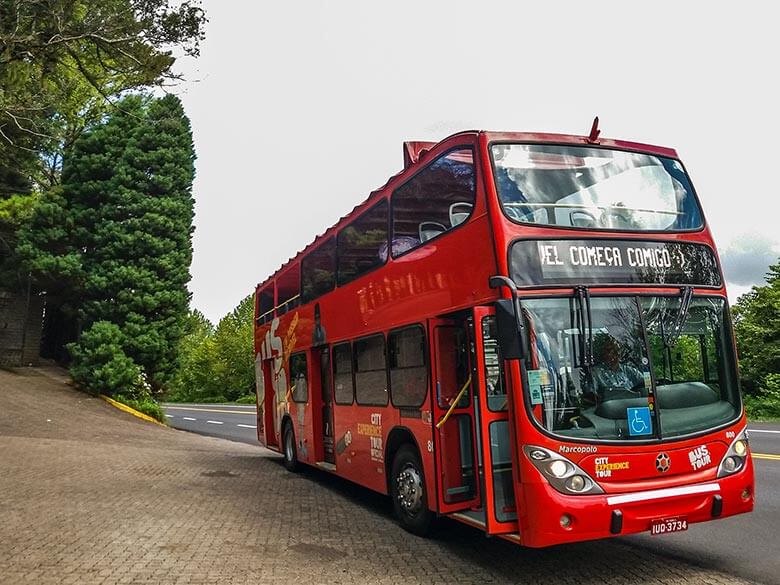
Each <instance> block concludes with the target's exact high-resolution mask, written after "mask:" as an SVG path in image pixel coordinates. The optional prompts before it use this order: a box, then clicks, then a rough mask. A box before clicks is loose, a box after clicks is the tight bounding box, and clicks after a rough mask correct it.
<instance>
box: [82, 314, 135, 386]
mask: <svg viewBox="0 0 780 585" xmlns="http://www.w3.org/2000/svg"><path fill="white" fill-rule="evenodd" d="M124 345H125V337H124V335H123V334H122V332H121V330H120V329H119V327H117V326H116V325H115V324H113V323H108V322H106V321H98V322H97V323H95V324H93V325H92V327H90V328H89V329H88V330H87V331H85V332H84V333H82V335H81V338H80V339H79V342H78V343H74V344H71V346H70V347H69V348H68V349H70V351H71V353H72V355H73V364H72V365H71V368H70V374H71V376H72V377H73V379H74V380H75V382H76V383H77V384H78V385H79V386H80V387H81V388H84V389H85V390H87V391H89V392H97V393H100V394H106V395H109V396H111V395H114V394H118V393H133V392H141V391H142V389H143V377H142V372H141V368H139V367H138V366H137V365H136V364H135V363H133V360H132V359H131V358H130V357H128V356H127V354H125V352H124V350H123V347H124Z"/></svg>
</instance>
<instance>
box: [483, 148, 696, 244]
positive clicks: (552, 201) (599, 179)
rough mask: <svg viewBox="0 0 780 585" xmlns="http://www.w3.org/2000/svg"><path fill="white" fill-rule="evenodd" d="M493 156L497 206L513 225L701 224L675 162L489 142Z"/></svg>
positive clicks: (654, 227) (637, 227) (662, 227)
mask: <svg viewBox="0 0 780 585" xmlns="http://www.w3.org/2000/svg"><path fill="white" fill-rule="evenodd" d="M491 151H492V155H493V163H494V173H495V181H496V189H497V191H498V196H499V199H500V201H501V206H502V208H503V209H504V213H505V214H506V216H507V217H508V218H509V219H511V220H513V221H516V222H518V223H532V224H542V225H554V226H562V227H568V228H582V229H607V230H620V231H682V230H693V229H698V228H701V227H702V215H701V212H700V211H699V206H698V203H697V202H696V198H695V196H694V194H693V188H692V187H691V184H690V182H689V181H688V177H687V175H686V174H685V170H684V169H683V167H682V165H681V164H680V163H679V161H676V160H673V159H669V158H663V157H658V156H652V155H649V154H640V153H635V152H625V151H619V150H607V149H602V148H587V147H580V146H556V145H543V144H494V145H493V146H492V148H491Z"/></svg>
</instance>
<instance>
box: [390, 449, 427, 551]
mask: <svg viewBox="0 0 780 585" xmlns="http://www.w3.org/2000/svg"><path fill="white" fill-rule="evenodd" d="M390 473H391V476H390V497H391V498H392V499H393V510H394V511H395V516H396V518H398V522H399V523H400V524H401V526H402V527H403V528H404V529H405V530H407V531H409V532H411V533H412V534H416V535H418V536H425V535H426V534H428V533H429V532H430V529H431V526H432V524H433V517H434V515H433V512H431V511H430V510H429V509H428V491H427V490H426V488H425V475H424V474H423V468H422V464H421V463H420V456H419V455H418V454H417V449H415V448H414V447H413V446H412V445H403V446H402V447H401V448H400V449H398V451H397V452H396V454H395V457H394V458H393V465H392V469H391V472H390Z"/></svg>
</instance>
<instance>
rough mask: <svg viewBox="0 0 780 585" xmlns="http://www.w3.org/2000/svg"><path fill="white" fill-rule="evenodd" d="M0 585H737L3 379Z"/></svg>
mask: <svg viewBox="0 0 780 585" xmlns="http://www.w3.org/2000/svg"><path fill="white" fill-rule="evenodd" d="M0 583H9V584H14V585H15V584H19V583H36V584H37V583H40V584H47V583H79V584H81V583H83V584H85V585H90V584H105V585H108V584H119V583H172V584H176V583H182V584H185V583H198V584H205V583H227V584H230V583H242V584H243V583H296V584H307V583H311V584H314V583H316V584H319V583H328V584H334V585H335V584H345V583H447V584H449V583H545V585H547V584H556V583H561V584H564V583H566V584H580V583H588V584H590V583H593V584H596V583H608V584H616V585H617V584H621V585H639V584H650V583H652V584H677V583H688V584H693V583H705V584H706V583H709V584H733V583H745V581H740V580H737V579H734V578H731V577H728V576H726V575H724V574H722V573H717V572H715V571H710V570H707V569H703V568H699V567H695V566H692V565H689V564H686V563H684V562H680V561H675V560H670V559H669V558H667V557H663V556H659V555H655V554H652V553H648V552H646V551H642V550H641V549H638V548H635V547H631V546H627V545H625V544H622V543H620V542H616V541H602V542H594V543H586V544H582V545H569V546H566V547H559V548H554V549H546V550H526V549H523V548H520V547H518V546H515V545H512V544H510V543H507V542H504V541H501V540H498V539H490V540H488V539H485V538H483V537H482V536H481V535H480V534H479V533H477V532H476V531H473V530H470V529H468V528H466V527H463V526H460V525H458V524H455V523H449V522H446V523H443V525H442V526H441V528H440V531H439V534H438V536H437V537H436V538H435V539H429V540H422V539H419V538H415V537H412V536H410V535H408V534H407V533H405V532H403V531H402V530H401V529H400V528H398V527H397V526H396V525H395V523H394V522H393V521H392V519H391V517H390V514H389V506H388V504H387V502H386V501H385V499H384V498H381V497H379V496H376V495H374V494H371V493H369V492H367V491H365V490H362V489H358V488H355V487H354V486H351V485H350V484H347V483H345V482H342V481H337V480H334V479H333V478H331V477H329V476H326V475H324V474H320V473H316V472H314V471H309V472H306V473H304V474H301V475H290V474H287V473H286V472H285V471H284V469H283V467H282V466H281V465H280V463H279V460H278V459H277V458H276V457H275V456H272V455H271V454H270V453H269V452H267V451H264V450H262V449H260V448H259V447H253V446H250V445H245V444H241V443H236V442H231V441H224V440H220V439H215V438H210V437H203V436H198V435H195V434H192V433H184V432H180V431H175V430H173V429H167V428H163V427H159V426H156V425H152V424H149V423H145V422H143V421H140V420H138V419H135V418H132V417H131V416H129V415H127V414H124V413H122V412H120V411H117V410H114V409H112V408H111V407H110V406H108V405H106V404H105V403H103V402H102V401H99V400H97V399H94V398H90V397H87V396H84V395H82V394H79V393H76V392H74V391H72V390H70V389H69V388H67V387H66V386H64V385H63V384H62V383H61V382H59V381H57V380H56V376H52V375H51V374H46V375H44V374H42V373H40V372H30V371H28V372H25V373H24V374H22V375H18V374H9V373H6V372H2V371H0Z"/></svg>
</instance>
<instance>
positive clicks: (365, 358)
mask: <svg viewBox="0 0 780 585" xmlns="http://www.w3.org/2000/svg"><path fill="white" fill-rule="evenodd" d="M352 347H353V349H354V352H355V400H356V401H357V403H358V404H360V405H364V406H385V405H386V404H387V369H386V363H385V362H386V360H385V336H384V335H382V334H381V333H380V334H378V335H372V336H371V337H364V338H363V339H358V340H357V341H355V343H354V344H353V345H352Z"/></svg>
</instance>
